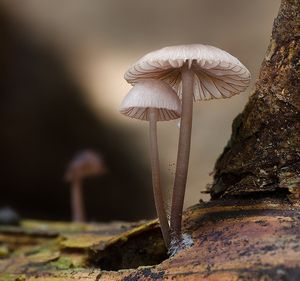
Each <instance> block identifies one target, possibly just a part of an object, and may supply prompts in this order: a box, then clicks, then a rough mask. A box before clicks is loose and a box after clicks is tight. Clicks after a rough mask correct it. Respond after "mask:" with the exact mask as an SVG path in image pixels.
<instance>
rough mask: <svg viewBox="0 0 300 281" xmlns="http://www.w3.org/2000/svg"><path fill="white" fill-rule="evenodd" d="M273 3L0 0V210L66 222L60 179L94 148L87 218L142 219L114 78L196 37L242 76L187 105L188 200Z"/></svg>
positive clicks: (168, 173)
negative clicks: (216, 96)
mask: <svg viewBox="0 0 300 281" xmlns="http://www.w3.org/2000/svg"><path fill="white" fill-rule="evenodd" d="M279 4H280V1H279V0H264V1H261V0H252V1H240V0H226V1H221V0H185V1H180V0H165V1H161V0H160V1H159V0H152V1H146V0H126V1H117V0H88V1H87V0H59V1H58V0H26V1H22V0H0V122H1V131H0V153H1V162H0V165H1V169H0V171H1V172H0V174H1V182H0V189H1V196H0V207H1V206H2V207H3V206H7V205H9V206H11V207H13V208H14V209H15V210H17V211H18V212H19V213H20V214H21V216H23V217H30V218H42V219H60V220H62V219H65V220H67V219H69V218H70V211H69V209H70V205H69V204H70V203H69V188H68V185H67V184H66V183H65V182H64V181H63V174H64V172H65V169H66V167H67V165H68V162H69V161H70V159H71V158H72V157H73V156H74V154H76V153H77V152H78V151H79V150H82V149H86V148H89V149H94V150H95V151H97V152H99V153H101V154H102V155H103V157H104V159H105V161H106V164H107V168H108V170H109V173H108V174H107V175H105V176H103V177H101V178H92V179H89V180H87V181H86V182H85V184H84V195H85V201H86V206H87V212H88V218H89V220H104V221H106V220H111V219H114V220H117V219H126V220H134V219H141V218H149V217H152V216H154V206H153V200H152V192H151V182H150V180H151V176H150V170H149V165H148V148H147V136H148V126H147V123H144V122H141V121H135V120H129V119H126V118H125V117H123V116H121V115H120V114H119V113H118V106H119V104H120V102H121V100H122V98H123V96H124V95H125V94H126V92H127V91H128V90H129V89H130V85H128V84H126V82H125V81H124V80H123V73H124V72H125V71H126V69H127V68H128V67H129V65H130V64H132V63H133V62H134V61H135V60H137V59H138V58H139V57H140V56H142V55H144V54H145V53H147V52H149V51H152V50H154V49H159V48H161V47H164V46H167V45H175V44H184V43H204V44H210V45H214V46H217V47H219V48H222V49H224V50H226V51H228V52H229V53H231V54H233V55H234V56H236V57H238V58H239V59H240V60H241V61H242V63H244V64H245V65H246V66H247V67H248V69H249V70H250V72H251V73H252V77H253V79H252V84H251V85H252V86H251V87H250V89H249V90H248V92H246V93H242V94H241V95H240V96H237V97H233V98H232V99H230V100H225V101H210V102H202V103H197V104H195V111H194V126H193V136H192V151H191V160H190V172H189V180H188V190H187V195H186V206H189V205H191V204H194V203H196V202H197V201H198V200H199V199H200V198H203V199H208V197H207V196H204V195H203V194H201V193H200V192H201V190H202V191H203V190H204V189H205V186H206V184H207V183H209V182H211V176H209V174H210V172H212V171H213V166H214V162H215V160H216V158H217V157H218V155H219V154H220V153H221V151H222V149H223V147H224V146H225V145H226V142H227V140H228V139H229V136H230V132H231V123H232V120H233V118H234V117H235V116H236V115H237V114H238V113H239V112H241V111H242V110H243V107H244V105H245V103H246V102H247V99H248V96H249V94H250V92H251V89H252V88H253V86H254V83H255V79H256V77H257V74H258V70H259V67H260V63H261V61H262V59H263V57H264V54H265V51H266V48H267V45H268V41H269V37H270V32H271V26H272V22H273V19H274V17H275V15H276V13H277V10H278V7H279ZM177 122H178V121H174V122H168V123H161V124H160V125H159V137H160V140H159V142H160V151H161V166H162V171H163V178H164V186H165V187H168V188H169V189H170V188H171V186H172V181H173V175H174V170H175V166H174V163H175V161H176V153H177V138H178V127H177Z"/></svg>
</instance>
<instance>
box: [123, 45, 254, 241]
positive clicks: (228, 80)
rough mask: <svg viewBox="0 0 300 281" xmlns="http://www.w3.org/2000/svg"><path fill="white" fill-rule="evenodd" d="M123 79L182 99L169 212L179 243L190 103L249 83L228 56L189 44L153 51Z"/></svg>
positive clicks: (224, 94)
mask: <svg viewBox="0 0 300 281" xmlns="http://www.w3.org/2000/svg"><path fill="white" fill-rule="evenodd" d="M124 78H125V79H126V80H127V81H128V82H129V83H131V84H133V85H134V84H135V83H137V82H139V81H140V80H141V79H146V78H154V79H160V80H164V81H166V82H167V83H169V84H170V85H171V86H172V87H173V88H174V89H175V90H176V91H177V94H178V95H179V97H180V98H182V114H181V122H180V133H179V143H178V154H177V164H176V173H175V181H174V189H173V197H172V208H171V222H170V223H171V232H172V235H173V239H175V240H177V241H180V240H181V220H182V210H183V203H184V195H185V186H186V180H187V173H188V163H189V154H190V143H191V129H192V113H193V101H199V100H210V99H220V98H229V97H231V96H233V95H235V94H238V93H240V92H242V91H244V90H245V89H246V88H247V86H248V85H249V82H250V73H249V71H248V70H247V68H246V67H245V66H244V65H243V64H242V63H241V62H240V61H239V60H238V59H237V58H235V57H233V56H232V55H230V54H229V53H227V52H225V51H223V50H221V49H218V48H216V47H213V46H209V45H202V44H192V45H181V46H172V47H165V48H162V49H160V50H157V51H153V52H151V53H149V54H147V55H145V56H144V57H142V58H141V59H139V60H138V61H137V62H136V63H135V64H134V65H132V66H131V67H130V68H129V69H128V70H127V72H126V73H125V76H124Z"/></svg>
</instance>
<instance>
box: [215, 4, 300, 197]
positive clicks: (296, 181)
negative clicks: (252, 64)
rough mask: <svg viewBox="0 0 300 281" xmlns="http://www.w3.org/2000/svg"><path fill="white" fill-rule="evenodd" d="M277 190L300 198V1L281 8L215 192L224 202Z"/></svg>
mask: <svg viewBox="0 0 300 281" xmlns="http://www.w3.org/2000/svg"><path fill="white" fill-rule="evenodd" d="M274 191H279V192H280V193H285V194H288V193H291V194H294V195H295V196H297V194H298V195H299V194H300V2H299V0H283V1H282V3H281V7H280V11H279V14H278V16H277V18H276V19H275V21H274V25H273V31H272V37H271V41H270V44H269V48H268V51H267V54H266V56H265V59H264V61H263V63H262V66H261V71H260V76H259V79H258V81H257V83H256V89H255V91H254V93H253V94H252V96H251V97H250V100H249V102H248V104H247V105H246V108H245V110H244V111H243V112H242V113H241V114H240V115H238V116H237V117H236V118H235V120H234V122H233V132H232V136H231V139H230V140H229V142H228V145H227V146H226V147H225V149H224V152H223V153H222V155H221V156H220V158H219V159H218V161H217V163H216V166H215V176H214V183H213V186H212V188H211V191H210V193H211V196H212V198H224V197H231V196H244V195H246V194H247V195H246V196H251V195H250V194H249V193H259V195H260V193H262V192H264V193H266V192H267V193H268V192H274ZM253 196H255V195H254V194H253Z"/></svg>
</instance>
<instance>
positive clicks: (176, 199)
mask: <svg viewBox="0 0 300 281" xmlns="http://www.w3.org/2000/svg"><path fill="white" fill-rule="evenodd" d="M189 65H190V64H189V63H188V62H187V63H186V64H185V65H184V66H183V68H182V71H181V75H182V113H181V121H180V133H179V143H178V154H177V164H176V172H175V180H174V189H173V196H172V209H171V221H170V223H171V235H172V238H173V239H174V240H175V241H176V240H177V241H180V240H181V220H182V210H183V203H184V195H185V188H186V180H187V173H188V165H189V157H190V145H191V132H192V117H193V97H194V93H193V89H194V87H193V86H194V78H193V72H192V70H191V69H190V67H189Z"/></svg>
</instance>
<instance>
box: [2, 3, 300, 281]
mask: <svg viewBox="0 0 300 281" xmlns="http://www.w3.org/2000/svg"><path fill="white" fill-rule="evenodd" d="M299 25H300V2H299V0H282V4H281V7H280V11H279V14H278V17H277V18H276V20H275V22H274V27H273V32H272V38H271V42H270V46H269V49H268V52H267V55H266V57H265V59H264V62H263V64H262V68H261V73H260V77H259V80H258V82H257V84H256V90H255V92H254V93H253V95H252V96H251V97H250V100H249V103H248V104H247V106H246V108H245V110H244V112H243V113H242V114H241V115H239V116H238V117H237V118H236V119H235V121H234V124H233V134H232V137H231V139H230V141H229V143H228V145H227V147H226V148H225V150H224V152H223V154H222V155H221V156H220V158H219V160H218V161H217V163H216V173H215V177H214V184H213V186H212V188H211V195H212V198H213V200H211V201H210V202H207V203H203V202H202V203H200V204H198V205H195V206H193V207H192V208H189V209H188V210H187V211H186V212H185V214H184V224H183V228H184V232H185V233H187V234H189V235H191V238H192V239H193V242H194V244H193V246H191V247H190V248H187V249H185V250H182V251H180V252H179V253H177V254H176V255H175V256H174V257H171V258H168V257H167V255H166V249H165V248H164V243H163V239H162V236H161V233H160V228H159V225H158V223H157V221H149V222H139V223H135V224H130V223H112V224H90V225H89V224H64V223H61V224H59V223H45V222H44V223H43V222H32V221H23V222H22V223H21V225H20V226H0V280H1V281H12V280H18V281H29V280H30V281H33V280H35V281H42V280H43V281H61V280H84V281H91V280H93V281H102V280H103V281H137V280H147V281H150V280H200V281H201V280H205V281H217V280H218V281H219V280H223V281H237V280H264V281H268V280H300V201H299V194H300V191H299V190H300V92H299V91H300V81H299V80H300V68H299V65H300V61H299V60H300V42H299V40H300V28H299Z"/></svg>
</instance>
